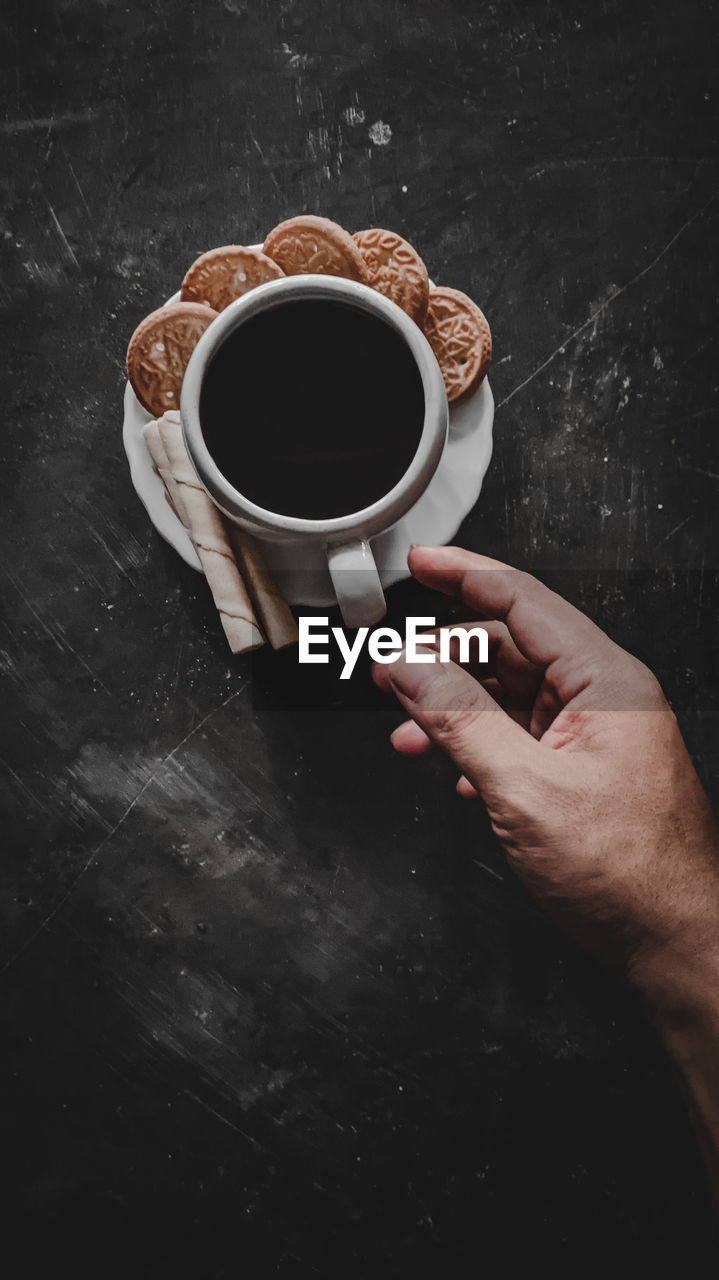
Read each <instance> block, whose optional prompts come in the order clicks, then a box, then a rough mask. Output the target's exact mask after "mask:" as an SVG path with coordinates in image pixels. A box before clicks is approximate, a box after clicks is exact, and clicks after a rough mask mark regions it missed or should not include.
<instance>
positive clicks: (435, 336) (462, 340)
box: [424, 288, 492, 404]
mask: <svg viewBox="0 0 719 1280" xmlns="http://www.w3.org/2000/svg"><path fill="white" fill-rule="evenodd" d="M424 332H425V336H426V338H427V340H428V342H429V344H430V346H431V348H432V350H433V351H434V354H435V356H436V358H437V363H438V364H439V367H440V369H441V370H442V377H443V378H444V385H445V387H446V390H447V399H448V400H449V402H450V404H459V403H461V401H463V400H467V399H468V398H469V396H471V395H473V394H474V392H475V391H476V390H477V388H478V387H479V386H480V384H481V382H482V380H483V379H484V377H485V375H486V373H487V370H488V369H489V366H490V363H491V359H492V335H491V332H490V328H489V324H488V323H487V319H486V317H485V316H484V314H483V313H482V311H480V309H479V307H478V306H477V304H476V303H475V302H473V301H472V299H471V298H468V297H467V294H466V293H461V292H460V291H459V289H447V288H440V289H433V290H432V291H431V293H430V295H429V305H428V307H427V317H426V319H425V322H424Z"/></svg>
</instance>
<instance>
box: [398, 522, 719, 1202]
mask: <svg viewBox="0 0 719 1280" xmlns="http://www.w3.org/2000/svg"><path fill="white" fill-rule="evenodd" d="M409 563H410V569H411V571H412V574H413V576H414V577H415V578H416V579H417V580H418V581H419V582H422V583H424V584H426V585H427V586H430V587H434V588H435V589H436V590H438V591H442V592H444V593H445V594H446V595H450V596H456V597H459V598H460V599H461V600H462V601H463V603H464V604H466V605H467V608H468V611H469V612H471V613H472V614H473V615H475V616H474V619H473V621H472V622H468V623H467V624H465V625H466V626H468V627H469V626H476V625H477V618H480V619H483V620H485V621H483V623H482V625H483V626H484V627H485V629H486V630H487V632H488V634H489V647H490V655H489V657H490V660H489V663H488V664H487V665H484V666H474V667H472V666H469V667H467V668H462V667H461V666H460V665H458V663H457V662H456V661H454V660H453V661H451V662H449V663H446V664H443V663H440V662H439V660H438V657H437V652H436V650H437V648H438V640H439V637H438V635H437V634H436V633H435V634H434V635H432V636H430V637H428V638H427V644H426V647H427V652H428V653H430V652H432V653H434V655H435V657H437V661H435V662H434V663H432V664H426V665H416V664H410V663H407V662H406V661H405V660H404V654H402V655H401V656H400V658H399V660H398V661H396V662H394V663H393V664H392V665H387V666H380V665H376V666H375V667H374V669H373V675H374V679H375V681H376V682H377V684H378V685H379V686H380V687H381V688H383V689H385V690H387V691H388V692H392V693H394V694H395V696H396V697H397V699H398V700H399V702H400V703H401V704H402V707H403V708H404V710H405V711H406V713H407V715H408V716H409V719H407V720H406V721H405V722H404V723H402V724H401V725H400V726H399V728H397V729H396V730H395V731H394V733H393V734H392V743H393V746H394V748H395V750H396V751H398V752H400V753H401V754H403V755H407V756H413V755H418V754H421V753H423V752H424V751H427V750H429V749H430V748H431V747H432V746H433V745H436V746H438V747H440V748H442V750H444V751H445V752H446V753H447V754H448V755H449V756H450V757H451V758H452V760H453V761H454V762H455V764H456V765H457V767H458V769H459V770H460V778H459V782H458V784H457V790H458V792H459V794H460V795H461V796H463V797H466V798H468V799H471V800H474V801H475V802H476V800H477V798H478V797H480V798H481V799H482V800H483V801H484V804H485V805H486V807H487V810H488V812H489V816H490V818H491V822H492V826H493V828H494V831H495V833H496V835H497V836H498V837H499V839H500V840H501V842H502V844H503V845H504V848H505V850H506V853H507V859H508V861H509V863H510V865H511V867H512V868H513V870H514V871H515V872H516V874H517V875H518V876H519V878H520V879H521V880H522V881H523V882H524V883H525V884H526V885H527V887H528V888H529V889H530V890H531V891H532V893H534V894H535V896H536V897H537V898H538V899H539V901H540V902H541V903H542V904H543V906H544V907H545V908H546V909H547V910H548V911H549V912H550V913H551V915H552V916H553V917H554V918H555V919H556V920H557V922H558V923H560V924H561V925H562V926H563V927H564V928H566V929H567V930H568V931H569V932H571V933H572V935H573V936H575V937H576V938H578V939H579V940H580V941H581V942H582V943H583V944H584V945H585V946H586V947H588V948H589V949H590V950H592V951H593V952H594V953H595V954H596V955H598V956H599V957H600V958H601V959H602V960H603V961H604V962H605V963H608V964H610V965H612V966H614V967H619V968H621V970H622V971H623V972H624V974H625V975H626V976H627V978H628V980H629V981H630V982H631V983H632V984H633V985H634V986H635V987H636V988H637V990H638V991H639V992H640V993H641V994H642V996H643V997H644V999H645V1001H646V1002H647V1004H648V1007H649V1009H650V1010H651V1013H652V1015H653V1018H654V1020H655V1023H656V1025H657V1028H658V1030H659V1033H660V1035H661V1036H662V1038H663V1040H664V1043H665V1045H666V1047H667V1049H668V1050H669V1052H670V1053H671V1055H672V1056H673V1058H674V1059H675V1062H676V1063H677V1065H678V1067H679V1070H680V1072H681V1075H682V1077H683V1081H684V1084H685V1087H686V1092H687V1095H688V1102H689V1106H690V1110H691V1113H692V1117H693V1119H694V1122H695V1124H696V1127H697V1130H698V1133H699V1136H700V1140H701V1142H702V1146H703V1149H704V1153H705V1157H706V1159H707V1164H708V1168H709V1171H710V1176H711V1180H712V1185H713V1189H714V1192H715V1196H716V1198H717V1202H718V1203H719V1070H717V1063H719V830H718V828H717V824H716V821H715V819H714V817H713V814H712V812H711V809H710V806H709V802H708V800H707V798H706V795H705V793H704V791H703V790H702V787H701V784H700V782H699V779H698V777H697V775H696V772H695V770H694V767H693V765H692V762H691V760H690V758H689V754H688V752H687V750H686V747H685V745H684V742H683V740H682V737H681V734H680V732H679V728H678V726H677V722H676V719H675V717H674V714H673V712H672V711H671V708H670V707H669V705H668V703H667V701H666V699H665V697H664V694H663V693H662V690H661V688H660V686H659V684H658V682H657V680H656V679H655V677H654V676H653V675H652V673H651V672H650V671H649V670H648V668H647V667H645V666H644V665H643V664H642V663H641V662H639V661H637V659H636V658H633V657H632V656H631V655H630V654H628V653H626V652H625V651H624V650H623V649H620V648H619V647H618V645H616V644H614V643H613V641H611V640H610V639H609V637H608V636H606V635H605V634H604V632H602V631H601V630H600V629H599V628H598V627H596V626H595V625H594V624H593V623H592V622H591V621H590V620H589V619H588V618H587V617H585V615H584V614H582V613H580V612H579V611H578V610H577V609H574V608H573V607H572V606H571V605H570V604H568V603H567V601H565V600H563V599H562V598H561V597H560V596H557V595H555V594H554V592H552V591H550V590H549V589H548V588H546V587H544V586H543V585H542V584H541V583H540V582H538V581H537V580H536V579H535V578H532V577H530V576H529V575H528V574H525V573H522V572H520V571H518V570H517V569H513V568H511V567H510V566H508V565H504V564H501V563H500V562H499V561H496V560H490V559H488V558H487V557H485V556H478V555H474V554H472V553H471V552H468V551H464V550H462V549H460V548H458V547H434V548H431V547H415V548H413V550H412V552H411V554H410V562H409ZM457 652H458V645H457V644H456V643H455V644H454V646H453V650H452V657H453V659H454V658H455V656H456V655H457ZM475 656H476V650H475Z"/></svg>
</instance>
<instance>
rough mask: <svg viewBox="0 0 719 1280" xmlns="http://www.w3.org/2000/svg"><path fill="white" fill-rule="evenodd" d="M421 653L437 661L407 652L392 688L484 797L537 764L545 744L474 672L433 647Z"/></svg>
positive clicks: (395, 672) (393, 673)
mask: <svg viewBox="0 0 719 1280" xmlns="http://www.w3.org/2000/svg"><path fill="white" fill-rule="evenodd" d="M417 653H418V655H423V656H429V655H430V654H431V656H432V657H433V658H434V659H435V660H434V661H433V662H431V663H430V662H422V663H416V662H408V661H407V657H406V654H405V653H402V654H401V656H400V657H399V659H398V660H397V661H396V662H395V663H393V665H392V666H391V667H390V669H389V679H390V683H391V685H392V689H393V692H394V693H395V694H396V695H397V697H398V698H399V701H400V702H401V703H402V706H403V707H404V708H405V709H406V711H407V713H408V714H409V715H410V716H411V717H412V719H413V720H415V721H416V723H417V724H418V725H420V727H421V728H422V729H424V731H425V733H426V734H427V735H428V737H430V738H431V739H432V741H433V742H435V743H436V744H437V746H439V747H442V749H443V750H444V751H446V752H447V754H448V755H449V756H451V757H452V759H453V760H454V762H455V764H456V765H457V766H458V767H459V768H460V769H461V771H462V773H463V774H464V776H465V778H468V779H469V781H470V782H471V783H472V784H473V786H474V787H476V789H477V790H478V791H479V792H480V794H481V795H483V797H484V799H485V800H487V799H489V796H490V793H492V794H493V793H496V792H497V789H499V791H501V790H502V784H503V780H504V779H506V778H507V775H508V774H510V773H514V774H516V772H517V771H518V770H527V769H536V768H537V765H538V763H539V757H538V753H540V752H542V751H543V748H542V747H541V746H540V745H539V743H538V742H537V741H536V739H535V738H533V737H532V736H531V735H530V734H529V733H527V732H526V730H524V729H522V728H521V727H520V725H518V724H517V723H516V722H515V721H514V720H511V719H510V718H509V716H508V715H507V714H506V713H505V712H504V711H503V710H502V708H501V707H500V706H498V704H497V703H496V702H495V700H494V698H493V697H492V696H491V694H489V693H488V692H487V690H486V689H484V688H483V686H482V685H481V684H480V683H479V682H478V681H477V680H475V679H474V677H473V676H471V675H470V674H469V672H467V671H463V670H462V668H461V667H459V666H457V664H456V663H454V662H440V661H439V659H438V657H437V653H436V652H434V651H432V650H431V649H422V648H418V649H417Z"/></svg>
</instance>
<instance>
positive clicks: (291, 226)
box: [263, 213, 368, 284]
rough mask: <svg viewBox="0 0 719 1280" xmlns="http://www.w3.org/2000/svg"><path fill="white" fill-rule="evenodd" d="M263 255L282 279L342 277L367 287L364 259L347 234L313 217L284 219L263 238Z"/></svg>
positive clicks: (335, 226) (330, 223) (329, 222)
mask: <svg viewBox="0 0 719 1280" xmlns="http://www.w3.org/2000/svg"><path fill="white" fill-rule="evenodd" d="M263 252H264V253H266V254H267V256H268V257H270V258H272V259H273V260H274V261H275V262H276V263H277V264H278V266H280V267H281V268H282V270H283V271H284V273H285V275H287V276H297V275H323V276H343V277H344V278H345V279H348V280H358V281H359V282H360V283H362V284H367V282H368V281H367V268H366V267H365V263H364V259H363V257H362V254H361V253H360V251H359V249H358V248H357V245H356V244H355V242H354V240H353V239H352V236H351V235H350V234H349V232H347V231H345V230H344V228H343V227H340V226H339V225H338V223H336V222H331V221H330V219H329V218H320V217H317V216H316V215H315V214H309V213H308V214H303V215H302V216H301V217H297V218H288V219H287V221H286V222H280V223H279V225H278V226H276V227H274V228H273V229H272V231H270V233H269V235H268V236H267V238H266V240H265V243H264V246H263Z"/></svg>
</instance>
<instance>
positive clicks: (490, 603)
mask: <svg viewBox="0 0 719 1280" xmlns="http://www.w3.org/2000/svg"><path fill="white" fill-rule="evenodd" d="M409 567H410V569H411V571H412V574H413V576H414V577H415V578H416V579H417V581H418V582H422V583H424V584H425V586H428V587H434V588H435V589H436V590H437V591H442V592H443V593H444V594H445V595H450V596H459V597H460V598H461V599H462V600H463V601H464V603H465V604H466V605H468V606H469V607H470V608H471V609H473V610H475V611H476V612H477V613H478V614H479V615H480V617H489V618H493V619H499V620H500V621H502V622H504V623H506V625H507V628H508V629H509V632H510V635H511V637H512V639H513V641H514V643H515V644H516V646H517V648H518V649H519V651H520V653H521V654H522V655H523V656H524V657H525V658H526V659H528V661H529V662H531V663H534V664H535V665H536V666H539V667H542V668H544V669H546V668H548V667H549V666H551V665H552V664H553V663H558V662H561V661H562V659H565V658H567V657H568V656H571V655H577V654H581V655H582V656H583V657H588V656H595V657H603V656H608V655H609V654H610V653H611V652H612V651H614V649H615V646H614V645H613V644H612V642H611V640H610V639H609V637H608V636H606V635H605V634H604V632H603V631H601V630H600V629H599V627H596V626H595V625H594V623H593V622H591V620H590V619H589V618H587V617H586V616H585V614H583V613H580V611H579V610H578V609H575V608H574V606H573V605H571V604H569V602H568V601H567V600H563V599H562V597H561V596H558V595H557V594H556V593H555V592H554V591H550V589H549V587H545V586H544V585H543V584H542V583H541V582H539V581H538V580H537V579H536V578H533V577H532V576H531V575H530V574H527V573H523V572H521V571H520V570H518V569H513V568H512V567H511V566H510V565H506V564H502V563H501V561H499V560H491V559H490V558H489V557H488V556H480V555H476V554H475V553H474V552H472V551H465V550H463V549H462V548H461V547H413V548H412V550H411V552H410V555H409Z"/></svg>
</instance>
